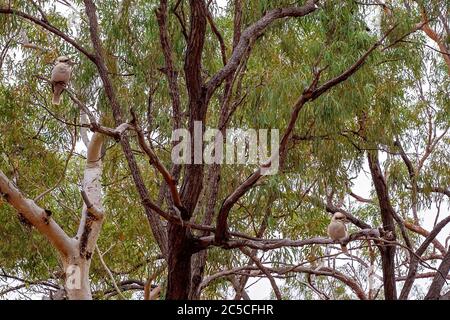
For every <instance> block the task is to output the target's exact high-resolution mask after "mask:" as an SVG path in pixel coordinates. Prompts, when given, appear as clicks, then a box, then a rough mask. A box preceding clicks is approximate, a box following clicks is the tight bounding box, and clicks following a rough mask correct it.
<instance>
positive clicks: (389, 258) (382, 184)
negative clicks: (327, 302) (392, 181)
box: [368, 151, 397, 300]
mask: <svg viewBox="0 0 450 320" xmlns="http://www.w3.org/2000/svg"><path fill="white" fill-rule="evenodd" d="M368 160H369V167H370V173H371V175H372V180H373V183H374V186H375V190H376V192H377V197H378V202H379V206H380V212H381V220H382V222H383V229H384V230H385V231H387V232H390V233H391V234H392V238H391V239H390V240H395V225H394V208H393V207H392V205H391V202H390V200H389V193H388V189H387V184H386V181H385V179H384V176H383V173H382V171H381V167H380V163H379V161H378V153H377V151H375V152H369V154H368ZM379 248H380V251H381V264H382V269H383V285H384V297H385V299H386V300H396V299H397V289H396V283H395V246H381V245H380V246H379Z"/></svg>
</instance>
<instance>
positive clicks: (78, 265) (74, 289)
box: [63, 256, 92, 300]
mask: <svg viewBox="0 0 450 320" xmlns="http://www.w3.org/2000/svg"><path fill="white" fill-rule="evenodd" d="M63 265H64V270H65V277H66V279H65V282H64V289H65V290H66V294H67V298H68V299H69V300H92V294H91V288H90V285H89V268H90V265H91V259H90V258H89V259H86V258H83V257H80V256H78V257H70V258H67V259H65V261H63Z"/></svg>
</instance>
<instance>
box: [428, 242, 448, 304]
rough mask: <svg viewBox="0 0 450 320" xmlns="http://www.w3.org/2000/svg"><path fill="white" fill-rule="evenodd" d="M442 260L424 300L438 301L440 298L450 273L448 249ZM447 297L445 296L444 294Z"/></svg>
mask: <svg viewBox="0 0 450 320" xmlns="http://www.w3.org/2000/svg"><path fill="white" fill-rule="evenodd" d="M447 250H448V251H447V254H446V255H445V256H444V259H442V262H441V265H440V266H439V269H438V272H437V273H436V275H435V276H434V279H433V282H432V283H431V286H430V289H429V290H428V293H427V295H426V296H425V300H438V299H439V298H440V297H441V290H442V287H443V286H444V284H445V282H446V278H447V275H448V272H449V271H450V248H448V249H447ZM446 295H447V294H446Z"/></svg>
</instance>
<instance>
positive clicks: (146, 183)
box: [0, 0, 450, 299]
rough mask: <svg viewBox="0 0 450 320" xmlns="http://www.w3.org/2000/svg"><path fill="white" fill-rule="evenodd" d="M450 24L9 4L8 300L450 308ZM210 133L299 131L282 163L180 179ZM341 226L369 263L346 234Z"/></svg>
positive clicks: (277, 11) (2, 95) (4, 4)
mask: <svg viewBox="0 0 450 320" xmlns="http://www.w3.org/2000/svg"><path fill="white" fill-rule="evenodd" d="M449 9H450V8H449V3H448V1H434V2H432V3H428V2H421V1H409V0H408V1H386V2H382V1H376V0H374V1H350V0H348V1H340V2H336V1H320V0H316V1H315V0H308V1H294V2H292V1H285V0H276V1H266V0H250V1H241V0H233V1H228V2H226V1H203V0H190V1H182V0H177V1H175V0H174V1H169V0H160V1H144V0H135V1H131V0H124V1H109V0H105V1H99V2H95V3H94V2H93V1H92V0H84V1H65V0H64V1H38V0H36V1H21V0H12V1H1V2H0V26H1V31H2V32H1V33H0V45H1V51H0V66H1V73H0V124H1V125H0V142H1V143H0V152H1V158H0V170H1V171H0V191H1V193H2V196H3V200H2V202H1V203H0V204H2V206H1V207H0V219H1V220H2V222H3V223H2V226H1V227H0V237H1V238H0V239H1V241H2V249H1V255H0V257H1V258H0V264H1V267H2V275H3V278H4V279H7V280H6V282H5V285H4V290H3V291H2V292H0V293H2V294H4V295H8V296H9V295H13V296H14V294H16V295H17V294H26V296H35V294H36V293H37V292H39V293H40V292H41V290H44V292H45V291H49V290H50V292H53V293H52V295H51V296H52V297H53V296H54V295H55V294H56V293H55V291H56V290H58V292H64V294H65V295H67V297H68V298H70V299H90V298H98V299H108V298H111V297H119V298H144V299H152V298H155V297H156V296H157V295H158V294H159V293H160V292H163V293H164V294H163V295H161V296H165V298H166V299H188V298H189V299H199V298H219V297H233V296H234V298H235V299H241V298H244V299H248V298H249V294H248V292H247V291H246V287H247V286H248V282H249V281H250V280H251V279H253V278H265V279H267V280H268V282H269V284H270V287H271V289H272V291H273V297H275V298H278V299H281V298H301V299H310V298H312V297H314V296H318V297H319V298H321V299H342V298H359V299H377V298H378V299H380V298H385V299H397V298H401V299H407V298H423V297H426V298H429V299H439V298H441V297H447V296H448V292H447V293H445V292H443V291H445V290H443V287H444V284H445V279H446V278H447V277H448V272H449V268H450V263H449V261H450V254H449V250H448V244H447V243H444V244H443V243H442V234H443V230H445V229H444V228H445V227H446V225H447V223H448V222H450V216H449V215H448V212H447V210H448V197H449V195H450V191H449V184H450V171H449V166H448V162H449V160H450V157H449V150H448V143H449V136H448V127H449V123H450V122H449V116H448V115H449V105H450V104H449V98H448V97H449V92H448V90H449V89H448V88H449V74H450V63H449V61H450V60H449V39H450V37H449V27H448V25H449V22H448V16H449V15H448V12H449ZM62 54H64V55H69V56H71V57H72V58H73V59H74V60H76V61H77V65H76V67H75V68H74V71H73V77H72V80H71V85H70V86H69V87H68V88H67V90H66V91H65V92H64V94H63V102H62V103H61V105H59V106H55V105H51V104H50V101H51V91H50V90H51V86H50V84H49V81H48V78H49V75H50V70H51V67H52V63H53V61H54V60H55V58H56V57H58V56H59V55H62ZM198 123H201V126H200V134H201V135H202V134H203V133H205V132H206V129H207V128H217V131H216V137H217V136H218V135H219V134H221V135H222V136H224V137H225V136H226V132H227V129H230V128H242V129H256V130H258V129H278V130H279V131H280V141H279V150H276V155H277V157H271V158H269V159H268V160H267V161H266V162H265V163H262V164H259V165H258V164H256V165H255V164H247V165H236V164H229V163H228V164H227V163H222V162H220V161H216V162H215V163H212V164H206V163H205V162H204V161H203V162H202V161H200V162H198V161H195V157H196V156H195V148H194V147H195V144H196V143H195V142H194V143H192V144H190V145H189V149H190V150H187V151H188V154H190V157H188V159H187V160H190V161H187V163H181V164H180V163H174V161H173V157H171V154H172V151H173V150H174V149H175V147H176V146H177V143H178V141H172V139H171V137H172V133H173V132H178V131H179V130H182V129H187V132H188V135H189V136H191V137H194V136H197V132H196V130H197V129H198ZM88 130H90V131H92V132H93V135H92V136H91V134H89V133H88V132H87V131H88ZM207 144H208V143H207V141H204V142H203V146H202V145H201V150H203V148H204V147H206V146H207ZM85 150H87V154H85ZM205 150H206V148H205ZM185 151H186V150H185ZM189 151H190V152H189ZM214 151H216V150H214ZM247 151H248V150H247ZM248 152H249V151H248ZM100 159H101V160H100ZM277 159H278V160H277ZM275 161H279V163H278V164H279V171H278V173H277V174H275V175H265V174H264V172H265V170H266V169H267V167H270V166H271V165H272V164H274V162H275ZM84 164H85V165H84ZM90 174H94V179H93V180H90V179H91V178H90V177H91V176H90ZM83 175H84V177H85V178H84V182H83V178H82V176H83ZM100 175H101V179H100V178H99V176H100ZM86 181H93V182H94V185H93V186H92V187H90V186H89V185H88V184H87V182H86ZM361 181H362V182H366V183H365V184H364V183H363V184H362V183H361ZM365 188H367V189H369V190H365ZM361 192H364V193H366V194H367V195H361ZM31 199H34V200H31ZM433 208H438V209H437V214H435V212H436V210H434V209H433ZM80 211H81V212H82V214H81V218H80V217H79V212H80ZM441 211H442V212H445V216H444V217H443V216H442V214H441ZM14 212H16V213H17V214H14ZM336 212H341V213H343V214H344V215H345V216H346V217H347V219H348V220H349V221H350V223H351V225H350V228H349V229H350V235H349V237H348V238H347V239H345V240H344V242H346V243H348V244H349V251H350V253H349V254H343V253H341V252H340V251H339V250H335V248H334V245H333V241H332V240H331V239H328V238H327V237H326V226H327V224H328V222H329V219H330V214H334V213H336ZM433 214H435V217H433V216H432V215H433ZM430 216H431V217H430ZM105 218H106V219H105ZM433 218H434V219H435V222H434V224H431V225H432V230H427V229H426V228H425V227H424V226H423V224H424V223H425V222H427V221H430V219H431V220H433ZM145 221H147V223H143V222H145ZM33 227H34V228H35V229H36V230H37V232H34V231H32V228H33ZM72 234H73V235H74V236H73V238H72V237H71V236H70V235H72ZM42 236H45V237H47V239H48V240H49V242H42V241H40V240H41V238H42ZM422 238H424V240H423V239H422ZM38 241H39V242H38ZM50 248H52V249H50ZM69 251H70V252H69ZM91 261H92V262H91ZM91 265H92V266H91ZM74 266H79V267H80V269H76V268H75V269H76V270H79V271H80V275H81V279H82V281H81V289H80V288H79V287H78V289H75V290H73V288H72V287H71V286H72V284H73V282H71V281H72V280H73V279H74V278H73V276H74ZM419 271H420V272H419ZM418 278H425V279H432V280H431V283H430V281H428V282H425V283H424V284H420V285H415V280H416V279H418ZM277 279H278V281H277ZM280 279H281V280H282V281H280ZM28 288H31V289H29V290H30V291H27V290H26V289H28ZM412 288H414V289H415V290H414V292H413V294H411V289H412ZM24 290H25V291H24ZM33 290H37V291H33ZM423 290H425V293H424V292H423ZM24 292H25V293H24ZM136 292H137V294H134V293H136Z"/></svg>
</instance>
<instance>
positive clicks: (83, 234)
mask: <svg viewBox="0 0 450 320" xmlns="http://www.w3.org/2000/svg"><path fill="white" fill-rule="evenodd" d="M102 144H103V136H102V135H101V134H100V133H98V132H96V133H94V135H93V136H92V139H91V141H90V142H89V148H88V151H87V160H86V168H85V170H84V179H83V191H84V192H85V193H86V196H87V198H88V199H89V203H88V205H89V206H91V207H90V208H88V206H87V204H86V203H85V204H84V205H83V209H82V214H81V220H80V225H79V228H78V232H77V235H76V236H75V239H76V241H77V254H76V255H74V256H71V257H69V258H68V259H66V260H65V261H64V268H65V271H66V283H65V289H66V292H67V296H68V298H69V299H70V300H91V299H92V294H91V290H90V285H89V284H90V282H89V268H90V265H91V260H92V255H93V253H94V249H95V245H96V243H97V239H98V236H99V234H100V230H101V227H102V224H103V220H104V215H103V206H102V190H101V183H100V180H101V174H102V161H101V149H102ZM93 212H95V213H96V214H93ZM100 213H101V214H100Z"/></svg>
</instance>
